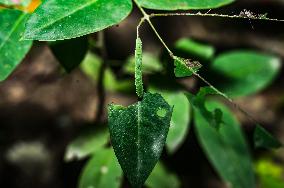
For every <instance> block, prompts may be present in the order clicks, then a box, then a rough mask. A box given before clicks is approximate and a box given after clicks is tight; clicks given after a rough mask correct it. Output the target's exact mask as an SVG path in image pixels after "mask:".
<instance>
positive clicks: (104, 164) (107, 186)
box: [78, 149, 122, 188]
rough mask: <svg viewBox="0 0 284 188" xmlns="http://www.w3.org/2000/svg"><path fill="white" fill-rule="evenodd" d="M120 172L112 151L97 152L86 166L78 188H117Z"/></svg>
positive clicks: (119, 181) (120, 181)
mask: <svg viewBox="0 0 284 188" xmlns="http://www.w3.org/2000/svg"><path fill="white" fill-rule="evenodd" d="M121 183H122V170H121V168H120V166H119V164H118V162H117V159H116V158H115V155H114V153H113V150H112V149H103V150H100V151H99V152H97V153H96V154H95V155H94V156H93V157H92V158H91V159H90V160H89V161H88V163H87V164H86V166H85V167H84V169H83V171H82V174H81V176H80V180H79V186H78V187H79V188H91V187H94V188H119V187H120V185H121Z"/></svg>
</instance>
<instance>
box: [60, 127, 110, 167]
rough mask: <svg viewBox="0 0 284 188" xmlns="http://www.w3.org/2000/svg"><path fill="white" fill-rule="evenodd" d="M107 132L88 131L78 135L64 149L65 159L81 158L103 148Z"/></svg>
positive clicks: (106, 139)
mask: <svg viewBox="0 0 284 188" xmlns="http://www.w3.org/2000/svg"><path fill="white" fill-rule="evenodd" d="M108 138H109V134H108V132H107V130H103V131H98V130H96V131H89V130H88V132H84V133H82V134H81V135H79V136H78V137H77V138H76V139H75V140H73V141H72V142H71V143H70V144H69V145H68V146H67V149H66V153H65V159H64V160H65V161H66V162H69V161H72V160H75V159H76V160H80V159H83V158H85V157H87V156H89V155H91V154H93V153H95V152H96V151H98V150H100V149H101V148H103V147H104V146H105V145H106V144H107V142H108Z"/></svg>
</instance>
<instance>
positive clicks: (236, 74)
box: [212, 51, 281, 97]
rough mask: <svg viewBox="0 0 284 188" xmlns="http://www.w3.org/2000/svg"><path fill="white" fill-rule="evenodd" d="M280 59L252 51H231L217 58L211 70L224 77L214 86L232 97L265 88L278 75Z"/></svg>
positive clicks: (249, 93)
mask: <svg viewBox="0 0 284 188" xmlns="http://www.w3.org/2000/svg"><path fill="white" fill-rule="evenodd" d="M280 67H281V62H280V59H279V58H277V57H275V56H271V55H265V54H261V53H258V52H253V51H232V52H229V53H225V54H222V55H220V56H219V57H217V58H216V59H215V60H214V62H213V64H212V68H213V70H214V71H216V72H217V73H218V74H219V75H220V76H222V77H224V78H223V79H221V80H220V81H218V82H217V83H216V84H214V85H215V86H216V87H217V88H219V89H220V90H221V91H223V92H224V93H226V94H227V95H229V96H232V97H238V96H246V95H251V94H254V93H256V92H258V91H261V90H262V89H264V88H265V87H267V86H268V85H269V84H270V83H271V82H272V81H273V80H274V79H275V77H276V76H277V75H278V74H279V72H280Z"/></svg>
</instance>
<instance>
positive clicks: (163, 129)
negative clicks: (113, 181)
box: [108, 93, 172, 187]
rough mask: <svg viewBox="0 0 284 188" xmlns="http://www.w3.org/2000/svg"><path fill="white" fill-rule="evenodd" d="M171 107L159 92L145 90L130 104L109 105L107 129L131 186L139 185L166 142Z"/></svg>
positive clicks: (147, 174) (145, 177)
mask: <svg viewBox="0 0 284 188" xmlns="http://www.w3.org/2000/svg"><path fill="white" fill-rule="evenodd" d="M171 114H172V108H171V107H170V105H169V104H168V103H167V102H166V101H165V100H164V99H163V97H162V96H161V95H160V94H151V93H145V94H144V97H143V100H142V101H139V102H137V103H136V104H133V105H130V106H129V107H127V108H126V107H123V106H119V105H114V104H111V105H110V106H109V116H108V120H109V129H110V136H111V142H112V146H113V148H114V151H115V154H116V157H117V158H118V161H119V163H120V165H121V167H122V169H123V171H124V173H125V175H126V176H127V178H128V180H129V182H130V183H131V184H132V186H133V187H141V186H142V185H143V184H144V182H145V181H146V179H147V177H148V176H149V175H150V173H151V171H152V170H153V168H154V166H155V164H156V163H157V162H158V160H159V158H160V155H161V152H162V150H163V147H164V144H165V142H166V138H167V134H168V130H169V126H170V120H171Z"/></svg>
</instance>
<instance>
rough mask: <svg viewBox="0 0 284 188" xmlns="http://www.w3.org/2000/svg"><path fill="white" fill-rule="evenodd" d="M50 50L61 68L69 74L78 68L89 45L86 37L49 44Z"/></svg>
mask: <svg viewBox="0 0 284 188" xmlns="http://www.w3.org/2000/svg"><path fill="white" fill-rule="evenodd" d="M49 46H50V49H51V51H52V53H53V55H54V56H55V57H56V59H57V60H58V61H59V63H60V64H61V65H62V67H63V68H64V69H65V70H66V71H67V72H71V71H72V70H73V69H75V68H76V67H78V66H79V65H80V63H81V62H82V61H83V59H84V57H85V55H86V54H87V51H88V47H89V43H88V38H87V37H80V38H75V39H70V40H64V41H56V42H50V43H49Z"/></svg>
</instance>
